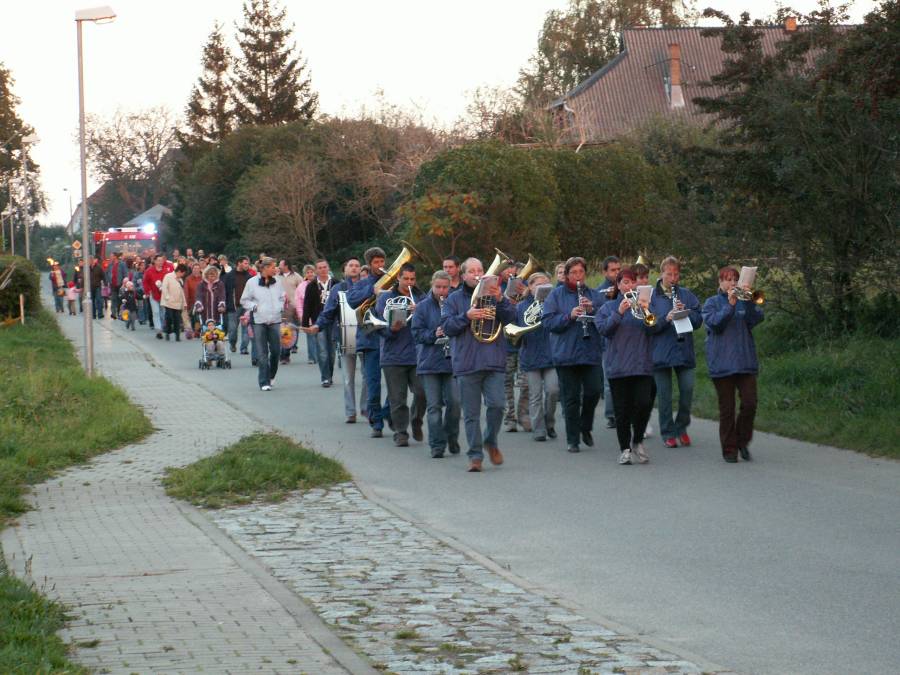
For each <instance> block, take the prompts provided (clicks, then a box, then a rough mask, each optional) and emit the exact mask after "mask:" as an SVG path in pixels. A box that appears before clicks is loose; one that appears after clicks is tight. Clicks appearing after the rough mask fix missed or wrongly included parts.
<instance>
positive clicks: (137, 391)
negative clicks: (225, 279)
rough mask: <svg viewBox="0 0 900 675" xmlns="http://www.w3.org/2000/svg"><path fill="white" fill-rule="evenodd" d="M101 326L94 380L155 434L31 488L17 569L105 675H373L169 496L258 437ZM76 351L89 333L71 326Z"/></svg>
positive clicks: (80, 655) (7, 547)
mask: <svg viewBox="0 0 900 675" xmlns="http://www.w3.org/2000/svg"><path fill="white" fill-rule="evenodd" d="M107 323H108V322H95V323H94V327H95V339H96V353H97V364H98V368H99V370H100V371H101V372H102V373H103V374H104V375H105V376H106V377H108V378H109V379H111V380H112V381H114V382H116V383H118V384H120V385H121V386H123V387H124V388H126V390H127V391H128V393H129V396H130V397H131V399H132V400H133V401H134V402H135V403H136V404H137V405H140V406H142V407H143V408H144V409H145V410H146V412H147V414H148V415H149V416H150V417H151V419H152V420H153V423H154V426H155V427H156V429H157V432H156V433H154V434H153V435H152V436H150V437H149V438H148V439H146V440H145V441H144V442H142V443H138V444H135V445H131V446H128V447H125V448H123V449H121V450H118V451H114V452H110V453H108V454H106V455H103V456H100V457H98V458H97V459H95V460H94V461H92V462H91V463H89V464H87V465H85V466H82V467H76V468H73V469H71V470H69V471H66V472H65V473H63V474H62V475H61V476H59V477H58V478H57V479H55V480H51V481H48V482H46V483H43V484H41V485H38V486H36V487H35V489H34V492H33V496H32V503H33V506H34V510H33V511H31V512H29V513H27V514H25V515H24V516H23V517H22V518H21V519H20V520H19V523H18V526H17V527H10V528H7V529H6V530H4V531H3V532H2V535H0V536H2V545H3V549H4V551H5V555H6V558H7V562H8V564H9V568H10V571H11V572H13V573H14V574H16V575H19V576H21V577H25V578H30V579H31V580H33V581H34V582H35V583H36V584H37V585H38V586H39V587H41V588H42V589H43V591H44V592H45V593H46V594H47V595H49V596H51V597H53V598H55V599H58V600H60V601H62V602H63V603H65V604H67V605H68V606H69V607H70V608H71V612H70V613H71V615H72V616H73V620H72V621H71V623H70V624H69V627H68V629H67V630H66V631H65V632H64V633H63V634H62V637H63V639H64V640H65V641H66V642H71V643H73V644H74V645H76V646H77V647H78V648H77V651H76V652H75V654H74V658H75V660H76V661H78V662H80V663H82V664H84V665H86V666H89V667H92V668H95V669H97V670H99V671H100V672H112V673H116V672H122V673H130V672H141V673H149V672H154V673H159V672H166V673H172V672H184V673H196V672H249V671H254V672H291V673H297V672H309V673H345V672H354V673H357V672H374V671H373V670H372V669H371V667H370V666H369V665H368V663H366V662H365V661H363V660H362V659H360V658H359V657H358V656H357V655H356V654H355V653H353V652H352V651H351V650H349V648H347V647H346V646H345V645H344V644H343V643H342V642H341V641H340V639H339V638H337V637H336V636H335V635H334V634H333V633H332V632H331V631H330V630H329V629H328V628H327V627H326V626H325V624H323V623H322V622H321V621H320V620H319V619H318V617H316V616H315V615H314V614H313V613H312V611H311V610H310V609H309V608H307V607H306V605H304V604H303V603H302V602H301V601H300V600H299V599H298V598H297V597H296V596H295V595H294V594H293V593H291V592H290V591H288V590H287V589H286V588H285V587H283V586H281V585H280V584H279V582H277V581H275V580H274V579H273V578H272V577H271V576H269V574H268V572H267V571H266V570H265V569H264V568H262V566H260V565H259V564H258V563H256V562H255V561H253V560H252V559H251V558H249V557H248V556H247V555H246V554H244V553H243V552H242V551H241V550H240V549H239V548H238V547H237V546H235V545H234V544H233V543H232V542H231V541H230V540H228V539H227V538H226V537H224V536H222V535H221V533H220V532H219V531H218V530H217V529H216V528H215V527H214V526H212V525H211V524H210V523H209V522H208V520H206V518H205V516H202V515H201V514H199V512H197V511H196V510H195V509H193V508H191V507H188V506H185V505H183V504H179V503H177V502H176V501H174V500H172V499H170V498H169V497H167V496H166V495H165V493H164V491H163V489H162V487H161V486H160V484H159V478H160V476H161V475H162V473H163V469H164V468H165V467H166V466H181V465H185V464H188V463H191V462H193V461H195V460H197V459H199V458H201V457H204V456H206V455H209V454H212V453H214V452H215V451H217V450H218V449H220V448H221V447H223V446H224V445H227V444H229V443H232V442H234V441H236V440H237V439H239V438H240V437H242V436H244V435H245V434H247V433H248V432H251V431H253V430H256V429H260V428H262V427H263V425H262V424H260V423H259V422H258V421H256V420H254V419H251V418H250V417H249V416H248V415H247V414H245V413H243V412H241V411H239V410H237V409H234V408H232V407H229V406H228V405H226V404H223V403H220V402H218V401H217V400H216V398H215V397H213V396H211V395H210V394H209V392H207V391H205V390H203V389H201V388H199V387H197V386H196V385H193V384H189V383H187V382H185V381H183V380H181V379H179V378H177V377H175V376H173V375H172V374H171V373H170V372H169V371H167V370H165V369H162V368H159V367H156V364H155V363H153V362H152V361H151V360H149V359H148V358H145V353H144V352H143V351H141V350H140V349H139V348H138V347H136V346H135V345H134V344H133V343H132V342H130V341H126V340H122V339H121V338H119V337H117V336H115V335H114V334H112V333H111V332H110V330H109V329H108V328H106V327H105V326H106V324H107ZM61 324H62V325H63V329H64V331H65V332H66V333H67V334H68V336H69V337H70V338H71V339H73V340H74V341H75V342H76V344H77V343H80V333H79V331H80V329H81V323H80V322H77V323H76V322H74V321H62V322H61Z"/></svg>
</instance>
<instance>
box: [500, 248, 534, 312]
mask: <svg viewBox="0 0 900 675" xmlns="http://www.w3.org/2000/svg"><path fill="white" fill-rule="evenodd" d="M540 266H541V264H540V263H539V262H538V261H537V258H535V257H534V256H533V255H531V254H530V253H529V254H528V262H526V263H525V266H524V267H523V268H522V271H520V272H519V273H518V274H516V275H514V276H511V277H510V278H509V281H507V282H506V291H507V293H506V297H508V298H509V299H510V301H511V302H522V300H524V299H525V298H526V297H528V292H527V291H524V292H521V293H520V292H518V290H517V289H516V288H515V286H516V283H515V282H514V281H513V279H518V280H520V281H521V282H523V285H524V284H527V283H528V277H530V276H531V275H532V274H533V273H534V272H536V271H537V270H538V269H540ZM525 288H527V286H525Z"/></svg>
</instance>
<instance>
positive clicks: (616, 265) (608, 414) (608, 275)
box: [597, 255, 622, 429]
mask: <svg viewBox="0 0 900 675" xmlns="http://www.w3.org/2000/svg"><path fill="white" fill-rule="evenodd" d="M621 269H622V261H621V260H619V258H617V257H616V256H614V255H610V256H606V257H605V258H604V259H603V283H601V284H600V285H599V286H598V287H597V293H598V294H599V295H598V297H599V301H600V305H598V307H597V313H598V314H599V312H600V307H601V306H602V305H603V304H604V303H605V302H606V301H607V300H608V299H609V297H610V296H615V295H617V293H618V290H617V287H616V278H617V277H618V275H619V271H620V270H621ZM606 345H607V341H606V338H603V339H602V340H601V341H600V349H601V350H602V359H601V366H602V368H603V416H604V417H605V418H606V428H607V429H615V428H616V414H615V411H614V410H613V400H612V394H611V393H610V390H609V378H608V377H607V376H606Z"/></svg>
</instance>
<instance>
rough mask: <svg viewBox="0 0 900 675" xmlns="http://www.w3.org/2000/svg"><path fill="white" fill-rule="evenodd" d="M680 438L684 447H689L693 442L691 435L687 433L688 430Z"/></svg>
mask: <svg viewBox="0 0 900 675" xmlns="http://www.w3.org/2000/svg"><path fill="white" fill-rule="evenodd" d="M678 440H679V441H681V444H682V445H683V446H684V447H688V446H689V445H690V444H691V437H690V436H688V435H687V432H686V431H685V432H684V433H682V434H681V436H679V437H678Z"/></svg>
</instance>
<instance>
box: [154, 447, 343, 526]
mask: <svg viewBox="0 0 900 675" xmlns="http://www.w3.org/2000/svg"><path fill="white" fill-rule="evenodd" d="M348 480H350V474H349V473H347V471H346V469H344V467H343V466H341V464H340V463H339V462H336V461H335V460H333V459H329V458H327V457H323V456H322V455H320V454H318V453H317V452H313V451H312V450H307V449H306V448H304V447H303V446H301V445H298V444H297V443H295V442H294V441H292V440H291V439H289V438H286V437H284V436H281V435H279V434H272V433H257V434H251V435H250V436H245V437H244V438H242V439H241V440H239V441H238V442H237V443H234V444H233V445H230V446H228V447H227V448H225V449H224V450H221V451H220V452H218V453H216V454H215V455H212V456H211V457H206V458H204V459H201V460H200V461H197V462H194V463H193V464H190V465H188V466H185V467H182V468H180V469H173V468H168V469H166V476H165V477H164V478H163V485H164V486H165V488H166V492H167V493H168V494H169V496H171V497H177V498H178V499H184V500H185V501H189V502H191V503H192V504H195V505H197V506H204V507H207V508H213V509H215V508H221V507H223V506H233V505H236V504H247V503H249V502H251V501H254V500H258V499H259V500H263V501H268V502H277V501H280V500H282V499H284V497H285V496H286V495H287V493H288V492H290V491H292V490H308V489H310V488H320V487H329V486H331V485H334V484H336V483H342V482H344V481H348Z"/></svg>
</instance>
